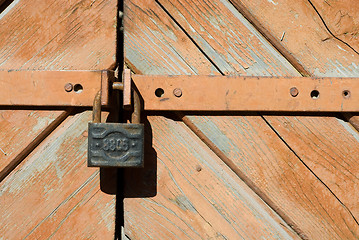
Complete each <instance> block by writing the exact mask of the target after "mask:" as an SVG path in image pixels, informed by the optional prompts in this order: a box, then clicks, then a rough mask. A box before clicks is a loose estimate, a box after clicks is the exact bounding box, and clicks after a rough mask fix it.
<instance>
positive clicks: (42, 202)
mask: <svg viewBox="0 0 359 240" xmlns="http://www.w3.org/2000/svg"><path fill="white" fill-rule="evenodd" d="M116 16H117V1H112V0H111V1H101V2H100V1H92V0H88V1H87V0H85V1H39V0H20V1H13V3H12V4H10V6H9V7H8V8H7V9H6V10H5V11H4V12H3V13H1V14H0V69H1V70H16V69H17V70H19V69H20V70H102V69H108V68H112V67H113V66H114V63H115V60H116V59H115V57H116V32H117V23H116V21H117V17H116ZM31 113H32V114H34V115H36V114H39V113H38V112H37V111H32V112H31ZM22 114H24V112H20V111H19V112H15V113H14V115H16V118H19V119H20V118H23V119H24V117H22ZM26 114H27V113H26ZM51 115H52V113H49V116H51ZM80 116H82V117H77V118H71V119H69V120H68V121H73V123H74V125H71V124H70V125H71V126H72V127H71V126H70V125H68V124H67V125H66V124H65V125H61V127H60V128H58V129H57V130H56V132H55V134H57V135H56V136H57V138H58V140H56V139H53V138H51V141H50V142H46V144H45V145H46V146H45V145H41V147H38V148H36V149H35V150H34V152H33V153H32V155H31V156H35V157H28V158H26V160H25V161H23V162H22V164H21V165H20V166H19V167H18V168H16V169H15V170H14V171H13V172H12V173H11V175H9V176H8V177H7V178H5V179H4V180H3V182H2V183H1V185H0V188H1V189H2V191H1V196H0V202H1V204H0V205H1V206H0V208H1V212H2V213H1V216H2V217H3V219H2V224H1V230H0V231H1V234H0V235H1V236H4V238H10V239H11V238H21V237H25V236H27V235H28V236H31V237H30V238H36V239H43V238H48V237H50V236H53V237H54V238H56V239H63V238H65V239H66V238H78V239H88V238H113V237H114V234H115V233H114V232H115V196H113V195H107V194H105V193H103V192H102V191H101V189H100V187H99V186H98V184H99V183H98V181H99V171H98V169H92V170H89V169H88V168H87V167H86V157H87V154H86V151H87V147H86V146H87V145H86V144H87V143H86V138H87V137H86V129H87V122H88V120H89V119H91V113H86V114H85V116H84V115H83V114H82V115H80ZM14 118H15V116H14ZM42 118H44V119H47V118H48V116H42ZM75 119H77V120H75ZM37 120H38V121H41V119H40V118H37ZM25 126H26V121H24V123H23V125H21V126H20V125H19V128H25V129H26V127H25ZM64 127H65V128H66V127H69V128H70V130H66V129H65V128H64ZM64 132H65V133H66V134H65V135H61V133H64ZM29 133H31V131H29ZM78 133H81V134H83V136H79V135H76V134H78ZM16 137H17V138H20V137H21V138H24V139H25V138H30V139H32V138H33V137H32V136H31V135H30V134H28V133H26V134H21V135H16ZM71 139H75V140H78V142H75V143H73V142H71V141H70V140H71ZM46 140H48V138H46ZM61 141H62V142H61ZM71 143H72V144H71ZM37 144H38V143H37ZM59 144H62V146H63V149H61V150H59V149H60V148H61V146H59ZM66 144H68V145H66ZM44 147H46V149H44ZM57 150H58V151H57ZM42 164H43V165H42ZM15 175H16V176H15ZM112 183H116V180H115V179H113V180H112ZM5 189H8V190H9V189H10V191H8V190H5ZM12 190H14V191H12ZM4 202H5V203H6V204H5V203H4ZM11 206H13V208H12V209H10V208H11ZM3 223H6V224H3ZM9 235H10V237H7V236H9Z"/></svg>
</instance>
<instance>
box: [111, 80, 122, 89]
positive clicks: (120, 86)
mask: <svg viewBox="0 0 359 240" xmlns="http://www.w3.org/2000/svg"><path fill="white" fill-rule="evenodd" d="M112 89H114V90H121V91H123V83H122V82H114V83H113V84H112Z"/></svg>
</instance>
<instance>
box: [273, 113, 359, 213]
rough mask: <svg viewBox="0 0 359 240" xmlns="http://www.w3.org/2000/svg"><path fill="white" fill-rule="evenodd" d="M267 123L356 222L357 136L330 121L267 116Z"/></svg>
mask: <svg viewBox="0 0 359 240" xmlns="http://www.w3.org/2000/svg"><path fill="white" fill-rule="evenodd" d="M266 119H267V120H268V122H269V123H270V124H271V125H272V126H273V127H274V128H275V129H276V131H278V133H279V134H280V136H281V137H282V138H283V139H285V141H286V142H287V144H289V145H290V146H291V148H292V149H293V151H294V152H295V153H296V154H298V155H299V156H300V158H301V160H302V161H303V162H305V164H306V165H307V166H308V167H309V168H310V169H311V170H312V171H313V172H314V173H315V174H316V175H317V177H319V178H320V179H321V180H322V181H323V182H324V183H325V184H326V185H327V187H328V188H329V189H330V190H331V191H332V192H333V194H335V196H337V197H338V198H339V199H340V200H341V202H342V203H343V205H344V206H345V207H346V208H347V209H348V211H350V212H351V213H352V214H353V217H355V218H356V219H358V218H359V202H358V190H357V189H358V187H359V180H358V178H357V176H358V173H359V167H358V164H357V160H358V157H359V143H358V142H359V134H358V132H357V131H356V130H355V129H350V128H349V126H348V124H347V123H345V122H343V120H340V119H336V118H333V117H306V116H298V117H284V116H283V117H274V116H266ZM343 126H344V127H343ZM348 132H350V133H351V134H350V133H348Z"/></svg>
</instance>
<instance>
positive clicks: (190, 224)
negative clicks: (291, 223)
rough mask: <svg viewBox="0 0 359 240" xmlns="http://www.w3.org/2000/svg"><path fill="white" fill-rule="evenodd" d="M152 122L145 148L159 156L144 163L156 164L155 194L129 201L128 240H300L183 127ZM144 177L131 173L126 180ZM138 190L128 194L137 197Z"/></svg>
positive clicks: (149, 154)
mask: <svg viewBox="0 0 359 240" xmlns="http://www.w3.org/2000/svg"><path fill="white" fill-rule="evenodd" d="M148 121H149V124H150V125H151V127H150V126H149V125H148V128H146V130H148V131H147V132H146V138H147V139H151V138H152V146H151V144H150V142H149V143H148V142H146V143H147V144H148V145H147V149H151V147H153V148H154V149H155V151H147V155H146V158H145V159H146V161H147V164H154V165H155V167H156V163H154V162H156V161H157V167H156V168H155V169H154V171H156V174H155V175H157V181H156V180H155V182H154V183H153V184H157V194H155V196H154V197H150V198H142V199H141V198H126V199H125V207H126V208H125V211H126V212H125V215H126V218H125V223H126V224H125V231H126V234H127V235H128V236H129V238H130V239H147V238H153V239H174V238H179V239H211V238H222V239H239V238H243V239H260V238H265V239H293V238H294V239H299V238H298V236H296V235H295V234H294V233H293V232H292V231H291V230H290V228H289V227H288V226H287V227H285V226H286V224H285V223H284V222H283V220H281V219H280V218H278V216H277V215H276V214H274V213H273V212H272V211H271V210H270V209H269V208H268V207H267V206H266V205H265V204H264V203H263V202H262V201H261V199H260V198H259V197H258V196H257V195H255V194H254V193H253V192H252V191H251V190H250V189H249V188H248V186H246V185H245V184H244V183H243V182H242V181H241V180H240V179H238V177H237V176H236V175H235V174H234V173H233V172H232V171H231V170H230V169H229V168H228V167H227V166H226V165H225V164H224V163H223V162H222V161H221V160H220V159H219V158H218V157H217V156H216V155H215V154H214V153H213V152H212V151H211V150H210V149H208V148H207V146H206V145H205V144H204V143H203V142H202V141H201V140H200V139H199V138H198V137H197V136H196V135H195V134H194V133H193V132H192V131H191V130H190V129H188V128H187V127H186V125H185V124H184V123H182V122H176V121H174V120H171V119H167V118H164V117H157V116H149V117H148ZM151 129H152V131H151ZM150 141H151V140H150ZM150 161H151V162H150ZM153 161H154V162H153ZM142 176H143V175H142V174H141V175H140V174H138V170H137V171H136V170H132V175H130V176H128V177H127V179H134V178H139V177H140V178H141V177H142ZM137 180H138V179H137ZM142 180H143V181H146V179H145V177H144V178H142ZM147 184H148V186H147V189H141V190H142V191H143V192H145V191H146V190H148V189H150V188H151V187H150V186H149V184H151V181H149V180H148V179H147ZM129 185H131V183H129ZM134 189H136V188H134V187H133V186H128V189H126V191H127V193H125V194H127V195H132V196H135V194H136V190H134ZM139 196H141V195H139Z"/></svg>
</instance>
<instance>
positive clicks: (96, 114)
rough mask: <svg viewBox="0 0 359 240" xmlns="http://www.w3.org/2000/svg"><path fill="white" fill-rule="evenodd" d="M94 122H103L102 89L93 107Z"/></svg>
mask: <svg viewBox="0 0 359 240" xmlns="http://www.w3.org/2000/svg"><path fill="white" fill-rule="evenodd" d="M92 122H94V123H100V122H101V91H98V92H97V94H96V96H95V98H94V100H93V108H92Z"/></svg>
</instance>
